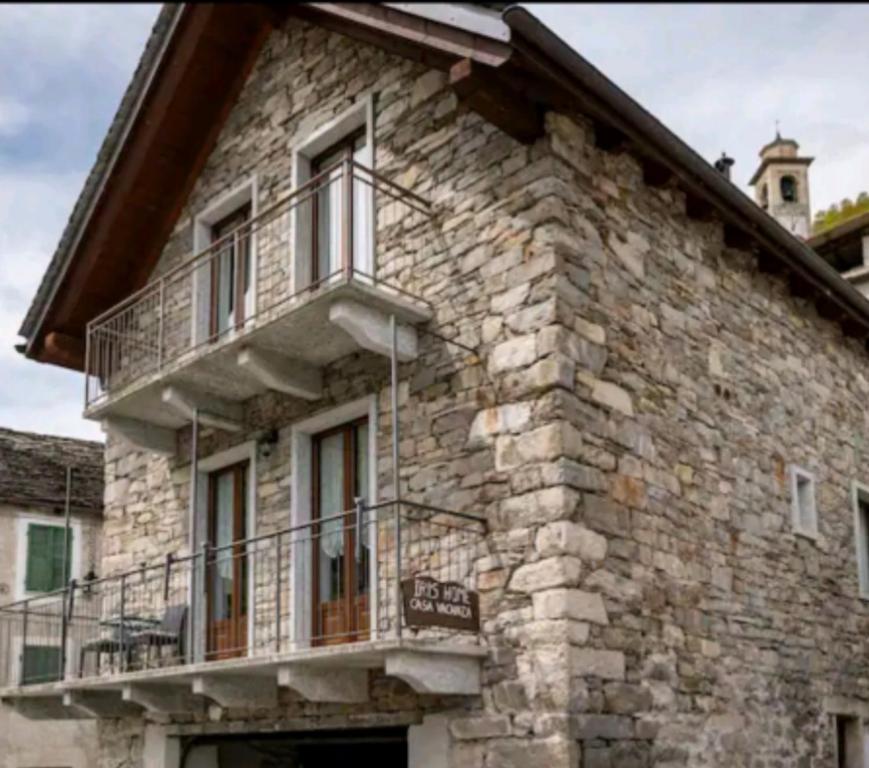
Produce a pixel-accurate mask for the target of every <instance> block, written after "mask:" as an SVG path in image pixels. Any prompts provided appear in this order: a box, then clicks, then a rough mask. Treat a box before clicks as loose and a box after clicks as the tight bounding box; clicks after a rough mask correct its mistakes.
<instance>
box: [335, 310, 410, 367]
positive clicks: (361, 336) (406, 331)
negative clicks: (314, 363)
mask: <svg viewBox="0 0 869 768" xmlns="http://www.w3.org/2000/svg"><path fill="white" fill-rule="evenodd" d="M329 320H330V321H331V322H332V323H334V324H335V325H337V326H338V327H339V328H341V329H342V330H344V331H346V332H347V333H348V334H349V335H350V336H352V337H353V340H354V341H355V342H356V343H357V344H358V345H359V346H360V347H362V348H363V349H367V350H369V351H371V352H375V353H377V354H378V355H383V356H384V357H389V356H390V355H391V354H392V332H391V330H390V325H389V316H388V315H387V314H385V313H384V312H381V311H380V310H378V309H375V308H374V307H366V306H364V305H363V304H360V303H359V302H357V301H351V300H349V299H340V300H338V301H336V302H335V303H334V304H332V306H331V307H329ZM397 341H398V345H397V348H398V359H399V360H401V362H403V363H405V362H408V361H409V360H415V359H416V357H417V355H418V346H419V344H418V340H417V335H416V329H415V328H413V327H411V326H408V325H399V326H398V339H397Z"/></svg>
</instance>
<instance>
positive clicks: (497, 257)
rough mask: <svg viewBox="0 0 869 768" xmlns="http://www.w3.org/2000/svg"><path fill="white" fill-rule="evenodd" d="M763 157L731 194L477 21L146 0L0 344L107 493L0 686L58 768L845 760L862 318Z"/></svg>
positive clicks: (856, 631)
mask: <svg viewBox="0 0 869 768" xmlns="http://www.w3.org/2000/svg"><path fill="white" fill-rule="evenodd" d="M778 144H779V145H781V146H779V149H777V150H775V151H773V149H775V148H770V150H769V152H768V155H769V156H768V157H765V158H764V163H765V169H764V171H763V173H762V175H764V178H765V179H767V183H769V184H774V186H775V190H772V189H770V190H769V194H770V198H769V201H770V202H769V210H768V211H764V210H763V209H762V208H761V207H759V206H758V205H756V204H755V203H754V202H753V201H752V200H751V199H749V198H748V197H747V196H746V195H744V194H743V193H742V192H740V191H739V190H738V189H737V188H736V187H735V186H734V185H733V184H732V183H731V182H730V181H729V180H728V179H727V178H726V177H725V176H724V175H723V174H722V173H719V172H718V171H716V170H715V169H714V168H713V167H712V166H711V165H710V164H709V163H708V162H706V161H705V160H703V159H702V158H701V157H699V156H698V155H697V154H696V153H694V152H693V151H692V150H691V149H690V148H689V147H688V146H686V145H685V144H684V143H683V142H681V141H680V140H679V139H678V138H677V137H676V136H674V135H673V134H672V133H671V132H670V131H669V130H668V129H667V128H665V127H664V126H663V125H662V124H661V123H660V122H659V121H657V120H656V119H655V118H654V117H653V116H652V115H650V114H649V113H648V112H647V111H645V110H644V109H643V108H642V107H640V106H639V105H638V104H637V103H636V102H634V101H633V100H632V99H631V98H630V97H628V96H627V95H626V94H625V93H624V92H623V91H621V90H619V89H618V88H617V87H616V86H615V85H614V84H613V83H612V82H610V81H609V80H608V79H607V78H606V77H605V76H604V75H603V74H602V73H601V72H599V71H598V70H597V69H595V68H594V67H592V66H591V65H590V64H589V63H588V62H587V61H585V60H584V59H583V58H582V57H581V56H580V55H579V54H578V53H577V52H575V51H573V50H572V49H571V48H569V47H568V46H567V45H566V44H565V43H564V42H562V41H561V40H560V39H559V38H558V37H557V36H556V35H555V34H554V33H553V32H552V31H551V30H549V29H548V28H547V27H545V26H544V25H543V24H542V23H541V22H540V21H539V20H537V19H536V18H535V17H534V16H533V14H532V13H530V12H529V11H528V10H527V9H525V8H520V7H517V6H504V5H498V4H488V5H484V6H473V5H468V4H422V5H418V6H415V5H411V4H398V3H396V4H393V3H385V4H379V5H375V4H366V5H356V4H342V3H336V4H299V5H293V6H282V7H276V6H264V5H259V4H244V5H219V6H218V5H208V4H190V5H182V6H174V5H169V6H165V7H164V9H163V10H162V12H161V14H160V16H159V18H158V20H157V23H156V26H155V28H154V30H153V34H152V36H151V38H150V40H149V42H148V44H147V46H146V49H145V52H144V54H143V57H142V60H141V63H140V65H139V67H138V69H137V71H136V73H135V75H134V77H133V79H132V82H131V84H130V86H129V89H128V91H127V93H126V94H125V96H124V98H123V101H122V103H121V106H120V108H119V111H118V114H117V116H116V118H115V120H114V122H113V124H112V126H111V127H110V129H109V132H108V135H107V137H106V139H105V142H104V145H103V147H102V149H101V151H100V153H99V156H98V158H97V160H96V164H95V166H94V169H93V171H92V173H91V175H90V176H89V178H88V179H87V181H86V183H85V185H84V189H83V191H82V193H81V196H80V199H79V201H78V203H77V205H76V206H75V208H74V209H73V212H72V215H71V217H70V220H69V223H68V226H67V228H66V230H65V232H64V234H63V237H62V239H61V241H60V243H59V246H58V249H57V251H56V253H55V255H54V257H53V259H52V261H51V263H50V265H49V267H48V270H47V272H46V275H45V278H44V280H43V283H42V285H41V286H40V288H39V290H38V292H37V295H36V296H35V298H34V301H33V304H32V307H31V309H30V312H29V313H28V315H27V317H26V319H25V321H24V324H23V326H22V336H23V337H24V338H25V343H24V344H23V347H22V349H23V351H24V353H25V354H26V355H27V356H28V357H29V358H31V359H33V360H36V361H39V362H42V363H46V364H52V365H62V366H66V367H70V368H74V369H78V370H81V371H82V372H83V373H84V376H85V378H86V382H85V385H86V386H85V388H86V402H85V416H86V417H87V418H90V419H95V420H99V421H100V422H102V424H103V425H104V428H105V430H106V435H107V444H106V453H105V460H106V467H105V472H106V476H105V479H106V488H105V512H104V528H103V544H102V557H101V561H100V564H99V565H98V566H97V573H98V574H99V578H98V579H96V580H86V581H84V582H77V583H74V584H72V585H71V586H70V588H69V589H67V590H65V591H64V592H63V593H62V595H61V596H60V598H59V599H58V600H57V601H56V606H55V610H56V611H57V613H58V615H60V616H61V621H59V622H57V623H56V625H55V633H54V635H53V644H54V645H56V646H57V647H63V648H64V649H65V651H66V652H65V653H64V654H63V657H64V658H65V659H66V662H65V665H64V668H63V679H62V680H57V681H49V682H44V683H41V684H34V685H28V686H21V685H19V684H18V681H16V679H15V678H14V677H10V676H8V675H7V676H6V677H4V678H3V679H0V699H2V702H3V704H4V706H6V707H10V708H12V709H14V710H15V711H17V712H19V713H20V714H22V715H26V716H27V717H29V718H31V719H33V720H39V719H40V718H48V717H57V716H58V714H63V715H65V716H66V717H68V718H73V719H75V718H81V719H88V720H95V721H96V723H97V726H98V731H99V757H98V760H97V761H96V763H95V765H97V766H99V767H100V768H182V767H184V768H191V767H192V766H196V767H197V768H214V767H215V766H219V767H221V768H224V767H226V766H233V767H235V766H244V767H247V766H250V767H251V768H266V766H311V765H317V764H324V765H327V764H328V765H331V764H338V763H339V762H348V761H355V762H360V761H361V762H362V763H363V764H375V765H382V766H384V767H385V766H410V767H411V768H422V767H423V766H424V767H425V768H518V767H519V766H531V765H546V766H549V767H550V768H560V767H564V768H568V767H570V768H616V767H618V768H628V767H637V768H647V767H649V766H662V767H664V766H665V767H667V768H674V767H675V766H695V767H699V766H733V765H746V766H747V765H752V766H770V767H771V766H792V765H796V766H833V767H834V768H835V767H838V766H844V767H845V768H854V767H855V766H858V765H861V760H862V753H863V749H864V740H865V736H864V732H865V729H866V728H867V726H869V661H867V658H869V657H867V650H869V649H867V644H869V634H867V627H869V604H867V602H866V600H867V596H869V463H867V459H869V444H867V440H866V435H867V429H869V421H867V411H866V408H865V403H866V400H867V396H869V357H867V347H866V340H867V338H869V302H867V300H866V298H865V297H864V296H863V295H862V294H860V293H859V292H858V291H857V290H855V289H854V287H853V286H852V285H850V284H849V283H848V282H847V281H845V280H843V279H842V278H841V276H840V275H839V274H838V273H837V271H836V270H835V269H834V268H833V267H831V266H830V264H828V263H827V262H826V261H824V259H822V258H821V257H819V256H818V254H817V253H815V251H813V250H812V249H811V248H810V247H809V246H808V245H807V244H806V243H805V242H804V241H803V240H802V239H801V237H796V236H795V234H796V235H802V236H805V235H806V234H807V230H806V232H801V231H799V228H798V227H794V226H791V225H790V224H789V222H790V221H793V222H797V221H801V219H800V217H801V216H802V215H803V214H802V208H800V211H801V212H800V213H799V215H797V214H794V216H793V219H782V218H781V217H780V216H779V214H778V208H777V206H778V202H777V201H778V197H777V196H778V194H779V191H781V192H782V195H783V196H784V195H785V192H787V194H788V195H791V194H792V193H793V194H794V195H795V197H796V202H794V201H793V200H790V199H787V200H785V201H784V202H786V203H787V205H796V206H797V207H800V206H802V205H804V206H805V208H806V211H805V213H806V216H807V215H808V213H807V211H808V198H807V194H808V188H807V184H806V183H805V182H806V179H805V176H804V175H803V174H804V172H805V168H806V161H805V160H803V159H800V158H799V157H797V156H796V147H795V146H791V144H789V143H788V142H785V141H783V140H782V141H780V142H778ZM784 145H787V146H784ZM791 149H793V153H792V154H791V153H790V150H791ZM779 150H780V152H779ZM779 155H781V157H785V158H787V159H788V163H789V164H788V165H783V164H782V163H780V162H779V159H780V158H779ZM792 155H793V156H792ZM785 171H787V174H788V175H790V176H791V177H792V178H793V179H794V182H795V189H794V188H792V187H790V186H787V185H783V184H782V183H781V180H780V179H779V177H778V174H780V173H782V172H785ZM783 204H784V203H783ZM777 218H778V219H779V220H778V221H777V220H776V219H777ZM782 223H784V224H785V226H782ZM64 606H65V607H64ZM10 613H11V614H12V615H11V616H9V615H8V614H10ZM6 614H7V616H6V618H5V625H4V627H3V632H5V633H6V637H7V638H12V640H13V641H14V640H15V638H17V637H20V635H21V633H22V632H23V631H24V625H25V620H26V616H25V615H22V614H21V613H20V612H19V613H18V614H15V612H14V611H6ZM7 643H8V640H7Z"/></svg>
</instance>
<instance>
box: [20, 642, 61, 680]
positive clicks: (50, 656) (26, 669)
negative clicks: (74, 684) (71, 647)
mask: <svg viewBox="0 0 869 768" xmlns="http://www.w3.org/2000/svg"><path fill="white" fill-rule="evenodd" d="M23 656H24V658H23V660H22V665H21V685H35V684H37V683H52V682H54V681H56V680H60V665H61V658H60V648H59V647H58V646H56V645H25V646H24V654H23Z"/></svg>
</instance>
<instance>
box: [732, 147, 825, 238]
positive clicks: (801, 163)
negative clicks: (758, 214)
mask: <svg viewBox="0 0 869 768" xmlns="http://www.w3.org/2000/svg"><path fill="white" fill-rule="evenodd" d="M799 149H800V145H799V144H797V142H796V141H794V140H793V139H783V138H782V137H781V135H780V134H779V132H778V131H776V134H775V139H773V140H772V141H771V142H770V143H769V144H767V145H766V146H765V147H764V148H763V149H761V150H760V165H759V166H758V169H757V170H756V171H755V172H754V175H753V176H752V177H751V180H750V181H749V182H748V183H749V184H750V185H752V186H753V187H754V199H755V201H756V202H757V204H758V205H759V206H760V207H761V208H763V209H764V210H765V211H766V212H767V213H768V214H769V215H770V216H772V217H773V218H774V219H775V220H776V221H777V222H778V223H779V224H781V225H782V226H783V227H784V228H785V229H786V230H788V232H790V233H791V234H793V235H796V236H797V237H800V238H802V239H803V240H805V239H806V238H808V237H809V236H810V235H811V232H812V209H811V206H810V204H809V166H810V165H811V163H812V160H814V158H813V157H800V155H799Z"/></svg>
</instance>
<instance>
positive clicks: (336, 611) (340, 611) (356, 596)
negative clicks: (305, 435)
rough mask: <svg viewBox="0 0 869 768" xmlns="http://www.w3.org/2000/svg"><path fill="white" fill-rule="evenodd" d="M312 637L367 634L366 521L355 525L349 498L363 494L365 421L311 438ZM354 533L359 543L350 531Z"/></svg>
mask: <svg viewBox="0 0 869 768" xmlns="http://www.w3.org/2000/svg"><path fill="white" fill-rule="evenodd" d="M313 448H314V450H313V463H312V469H313V474H314V477H313V483H312V486H313V505H312V507H313V519H314V520H315V521H318V520H322V521H323V522H322V523H320V524H316V525H314V526H313V528H312V537H313V541H312V548H313V557H312V563H313V573H312V578H311V582H312V584H313V607H314V610H313V627H314V631H313V640H314V642H315V644H321V645H329V644H333V643H345V642H353V641H356V640H363V639H367V637H368V634H369V623H370V622H369V613H370V612H369V593H370V588H369V581H370V578H369V569H370V565H371V558H370V551H369V543H370V536H369V531H370V521H366V523H364V524H363V527H362V531H361V532H359V533H357V531H356V515H355V509H354V507H355V499H356V498H357V497H359V498H362V499H365V500H367V499H368V498H369V494H368V422H367V420H365V419H363V420H360V421H356V422H353V423H351V424H345V425H343V426H341V427H338V428H337V429H332V430H329V431H328V432H324V433H322V434H320V435H316V436H315V437H314V440H313ZM357 535H360V536H361V537H360V541H359V546H357V541H356V537H357Z"/></svg>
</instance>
